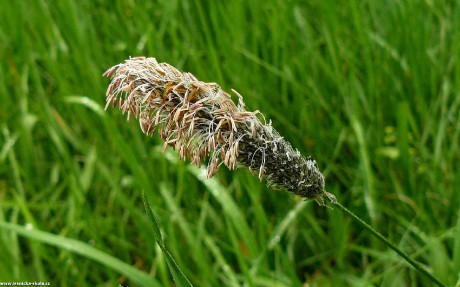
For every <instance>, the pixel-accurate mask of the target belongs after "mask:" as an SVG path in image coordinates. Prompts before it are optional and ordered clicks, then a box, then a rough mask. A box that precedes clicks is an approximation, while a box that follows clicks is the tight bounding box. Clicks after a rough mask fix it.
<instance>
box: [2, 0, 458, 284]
mask: <svg viewBox="0 0 460 287" xmlns="http://www.w3.org/2000/svg"><path fill="white" fill-rule="evenodd" d="M0 5H1V7H0V39H1V43H0V55H1V56H0V59H1V61H0V79H1V80H0V100H1V105H0V116H1V123H0V124H1V125H0V281H49V282H51V283H52V286H117V285H118V284H121V285H123V286H128V285H129V286H139V285H142V284H144V285H149V284H151V286H172V284H173V283H172V277H171V276H170V275H169V273H168V270H167V266H166V264H165V260H164V257H163V254H162V253H161V252H160V249H159V248H158V246H157V244H156V242H155V240H154V233H153V231H152V229H151V228H150V225H149V221H148V219H147V215H146V213H145V210H144V206H143V204H142V198H141V192H142V190H143V191H145V192H146V194H147V196H148V198H149V200H150V203H151V204H152V208H153V210H154V212H155V214H156V216H157V218H158V221H159V224H160V226H161V229H162V232H163V234H164V236H165V242H166V244H167V246H168V248H169V250H170V252H171V254H172V255H173V256H174V258H175V259H176V261H177V263H178V265H179V266H180V268H181V269H182V270H183V272H184V273H185V275H186V276H187V277H188V278H189V279H190V281H191V282H192V283H193V284H194V285H195V286H298V287H301V286H431V283H430V282H429V281H427V280H426V279H425V278H424V277H423V276H422V275H419V274H418V273H417V272H415V271H414V270H413V269H412V268H410V267H408V266H407V264H405V263H403V262H402V260H401V259H400V258H399V257H397V256H396V255H395V254H394V253H393V252H392V251H390V250H389V249H388V248H387V247H385V246H383V245H382V244H381V243H380V242H378V241H376V240H375V239H373V238H372V237H371V236H370V235H369V233H367V232H365V231H363V230H362V228H361V227H360V226H357V225H356V224H354V223H352V222H351V220H350V219H349V218H347V217H345V216H344V215H342V214H341V213H340V211H339V210H336V209H329V208H324V207H320V206H318V205H317V204H316V203H314V202H305V201H302V200H300V199H299V198H296V197H293V196H291V195H290V194H288V193H285V192H280V191H274V190H270V189H268V188H266V187H265V183H264V182H262V183H260V182H259V181H258V179H257V177H256V176H252V175H251V174H250V172H249V171H248V170H245V169H241V170H237V171H235V172H231V173H230V172H229V171H228V170H226V169H225V168H221V170H220V171H219V173H218V174H217V176H216V177H215V178H213V179H211V180H204V179H203V178H202V176H201V173H200V171H199V170H198V169H197V168H195V167H192V166H190V165H189V164H188V163H184V162H179V161H177V159H176V158H177V156H176V154H175V153H174V152H173V151H171V150H168V151H167V152H166V154H161V152H160V151H159V147H161V144H162V143H161V142H160V140H159V138H158V136H155V137H153V138H147V137H146V136H144V135H143V134H142V133H141V131H140V129H139V125H138V123H136V121H131V122H126V119H125V117H124V116H123V115H121V113H120V112H119V111H117V110H113V109H110V110H108V111H107V112H104V111H103V106H104V104H105V89H106V88H107V85H108V80H107V79H104V78H102V76H101V75H102V73H103V72H104V71H105V70H106V69H107V68H109V67H110V66H112V65H115V64H117V63H120V62H123V61H124V60H125V59H127V58H128V57H130V56H139V55H145V56H153V57H156V58H157V59H158V60H159V61H164V62H168V63H170V64H172V65H174V66H176V67H178V68H180V69H182V70H184V71H190V72H192V73H194V74H195V75H196V76H197V77H198V79H200V80H203V81H209V82H217V83H219V84H220V85H221V86H222V88H223V89H224V90H227V91H229V90H230V89H231V88H233V89H236V90H237V91H239V92H240V93H241V94H242V95H243V96H244V97H245V102H246V104H247V106H248V109H250V110H256V109H258V110H260V111H261V112H263V113H264V115H265V116H266V118H267V119H272V120H273V125H274V127H275V128H276V129H277V130H278V131H279V132H280V133H281V134H282V135H283V136H284V137H285V138H286V139H287V140H289V141H290V142H291V143H292V144H293V146H294V147H296V148H298V149H299V150H300V152H301V153H302V154H304V155H306V156H307V155H311V156H313V157H314V158H315V159H316V160H317V161H318V165H319V167H320V169H321V170H323V171H324V173H325V175H326V181H327V189H328V191H329V192H331V193H333V194H335V195H336V197H337V198H338V199H339V201H340V202H341V203H342V204H343V205H345V206H347V207H348V208H349V209H351V210H353V211H354V212H356V213H357V214H358V215H359V216H360V217H362V218H364V219H365V220H366V221H368V222H370V223H372V225H373V226H375V227H376V229H378V230H380V231H381V232H382V233H383V234H384V235H385V236H387V237H388V238H389V239H390V240H391V241H393V242H395V243H396V245H398V246H399V247H400V248H402V249H403V250H405V251H407V252H408V253H409V254H410V255H411V256H413V257H414V258H415V259H416V260H418V261H420V262H421V263H422V264H423V265H424V266H425V267H426V268H427V269H428V270H429V271H430V272H432V273H433V274H434V275H435V276H436V277H438V278H439V279H440V280H441V281H443V282H444V283H445V284H447V285H449V286H453V285H455V284H458V282H459V276H460V275H459V274H460V221H459V212H460V210H459V209H460V191H459V189H460V188H459V187H460V168H459V160H460V151H459V145H460V138H459V137H460V2H459V1H448V0H437V1H428V0H427V1H415V0H402V1H401V0H388V1H358V0H349V1H334V0H311V1H292V0H287V1H284V0H273V1H262V0H248V1H243V0H231V1H202V0H193V1H179V0H165V1H135V0H114V1H92V0H81V1H71V0H59V1H51V0H46V1H45V0H26V1H6V0H5V1H1V2H0ZM147 274H148V275H147Z"/></svg>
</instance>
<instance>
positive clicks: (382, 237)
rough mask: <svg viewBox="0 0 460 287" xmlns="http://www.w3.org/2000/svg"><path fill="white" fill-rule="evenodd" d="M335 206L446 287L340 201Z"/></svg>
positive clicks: (418, 269)
mask: <svg viewBox="0 0 460 287" xmlns="http://www.w3.org/2000/svg"><path fill="white" fill-rule="evenodd" d="M331 202H332V203H333V204H335V205H336V206H337V207H338V208H339V209H340V210H342V211H343V212H345V213H346V214H348V215H349V216H350V217H351V218H352V219H353V220H354V221H355V222H357V223H359V224H360V225H361V226H363V227H364V228H365V229H366V230H368V231H369V232H370V233H371V234H372V235H374V236H375V237H377V238H378V239H379V240H380V241H382V242H383V243H384V244H385V245H387V246H388V247H390V248H391V249H393V250H394V251H395V252H396V253H398V255H399V256H401V257H402V258H403V259H404V260H406V261H407V262H408V263H409V264H410V265H412V266H413V267H414V268H415V269H416V270H417V271H419V272H420V273H422V274H423V275H425V276H426V277H428V279H430V280H431V281H432V282H433V283H435V284H436V285H438V286H441V287H446V285H444V284H443V283H442V282H441V281H439V279H438V278H436V277H434V276H433V275H432V274H431V273H430V272H428V271H427V270H426V269H425V268H423V267H422V266H421V265H420V263H418V262H417V261H415V260H413V259H412V258H410V257H409V255H407V254H406V253H405V252H403V251H402V250H401V249H399V248H398V247H397V246H396V245H394V244H393V243H391V242H390V241H389V240H388V239H386V238H385V237H384V236H383V235H382V234H381V233H379V232H378V231H376V230H375V229H374V228H372V226H370V225H369V224H367V223H366V222H364V221H363V220H362V219H361V218H359V217H358V216H357V215H356V214H354V213H353V212H352V211H350V210H348V209H347V208H346V207H345V206H343V205H342V204H340V202H338V201H336V200H335V201H334V200H331Z"/></svg>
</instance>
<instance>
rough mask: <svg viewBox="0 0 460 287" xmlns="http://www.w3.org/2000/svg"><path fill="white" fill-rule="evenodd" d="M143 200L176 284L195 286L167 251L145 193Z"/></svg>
mask: <svg viewBox="0 0 460 287" xmlns="http://www.w3.org/2000/svg"><path fill="white" fill-rule="evenodd" d="M142 199H143V201H144V206H145V211H146V212H147V216H148V217H149V220H150V223H151V225H152V228H153V232H154V233H155V240H156V241H157V243H158V245H159V246H160V248H161V251H163V254H164V255H165V259H166V262H167V263H168V267H169V271H170V272H171V274H172V276H173V278H174V282H175V283H176V285H177V286H179V287H182V286H193V285H192V283H190V281H189V280H188V279H187V277H186V276H185V274H184V273H183V272H182V270H181V269H180V268H179V266H178V265H177V263H176V261H175V260H174V258H173V257H172V255H171V253H169V251H168V249H166V246H165V243H164V241H163V236H162V235H161V231H160V227H159V225H158V222H157V220H156V218H155V216H154V215H153V211H152V207H151V206H150V203H149V201H148V199H147V196H146V195H145V192H142Z"/></svg>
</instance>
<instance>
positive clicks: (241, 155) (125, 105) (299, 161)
mask: <svg viewBox="0 0 460 287" xmlns="http://www.w3.org/2000/svg"><path fill="white" fill-rule="evenodd" d="M104 76H106V77H109V78H111V83H110V85H109V87H108V89H107V94H106V96H107V104H106V109H107V108H108V107H109V106H110V105H111V104H112V105H113V106H114V107H116V106H118V107H119V109H121V111H122V112H123V113H127V117H128V120H129V119H130V117H131V116H134V117H135V118H137V119H139V124H140V127H141V129H142V131H143V132H144V133H145V134H146V135H152V134H153V132H154V131H155V130H156V129H158V134H159V135H160V137H161V138H162V139H163V140H164V147H163V149H165V148H166V147H167V146H171V147H172V148H174V149H175V150H177V151H178V153H179V157H180V158H181V159H186V158H190V159H191V161H192V163H194V164H196V165H197V166H200V164H201V162H202V161H203V160H205V159H208V167H207V176H208V177H212V176H213V175H214V174H215V173H216V172H217V170H218V168H219V166H220V165H221V164H224V165H226V166H227V167H228V168H229V169H235V168H236V167H238V166H239V165H243V166H246V167H248V168H249V169H251V170H254V171H257V173H258V175H259V178H260V179H262V178H263V177H266V178H267V180H268V183H269V185H270V186H272V187H274V188H284V189H286V190H288V191H290V192H293V193H295V194H298V195H300V196H302V197H304V198H313V199H316V200H317V201H318V202H320V203H322V202H323V201H322V197H323V196H324V195H326V196H327V197H328V198H329V199H331V200H335V198H333V196H332V195H331V194H329V193H327V192H326V191H325V189H324V177H323V175H322V174H321V172H320V171H319V170H318V168H317V166H316V162H315V161H314V160H311V159H305V158H304V157H302V156H301V154H300V153H299V151H297V150H294V149H293V148H292V146H291V145H290V144H289V143H288V142H286V141H285V140H284V139H283V138H282V137H281V136H280V135H279V134H278V132H276V130H275V129H273V127H272V126H271V123H269V124H263V123H262V122H261V121H260V120H259V118H258V117H257V114H258V113H259V112H258V111H255V112H249V111H246V109H245V104H244V102H243V97H242V96H241V95H240V94H238V93H237V92H236V91H233V92H234V93H235V94H236V95H237V96H238V105H235V104H234V103H233V101H232V100H231V97H230V95H229V94H228V93H226V92H224V91H223V90H222V89H221V88H220V86H219V85H217V84H215V83H204V82H201V81H199V80H197V79H196V78H195V76H193V75H192V74H190V73H182V72H180V71H179V70H177V69H176V68H174V67H173V66H171V65H169V64H167V63H158V62H157V61H156V59H155V58H145V57H136V58H130V59H128V60H126V61H125V63H122V64H119V65H116V66H114V67H112V68H110V69H108V70H107V71H106V72H105V73H104Z"/></svg>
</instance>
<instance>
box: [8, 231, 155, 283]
mask: <svg viewBox="0 0 460 287" xmlns="http://www.w3.org/2000/svg"><path fill="white" fill-rule="evenodd" d="M0 228H1V229H3V230H9V231H12V232H14V233H17V234H19V235H21V236H24V237H27V238H29V239H32V240H36V241H39V242H42V243H45V244H49V245H53V246H56V247H59V248H62V249H65V250H68V251H71V252H74V253H76V254H79V255H82V256H84V257H87V258H89V259H92V260H94V261H97V262H99V263H101V264H103V265H105V266H107V267H109V268H111V269H113V270H115V271H117V272H119V273H120V274H124V275H126V277H128V278H130V279H131V280H132V281H133V282H135V283H136V284H139V285H140V286H146V287H150V286H155V287H161V284H159V283H158V282H157V281H156V280H155V279H154V278H152V277H150V275H148V274H147V273H145V272H143V271H141V270H139V269H136V268H134V267H133V266H131V265H129V264H127V263H125V262H123V261H121V260H120V259H118V258H115V257H113V256H111V255H109V254H107V253H105V252H102V251H100V250H98V249H96V248H94V247H92V246H90V245H88V244H86V243H83V242H81V241H78V240H75V239H71V238H66V237H63V236H59V235H55V234H51V233H48V232H45V231H41V230H37V229H28V228H26V227H23V226H20V225H17V224H13V223H8V222H0Z"/></svg>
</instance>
